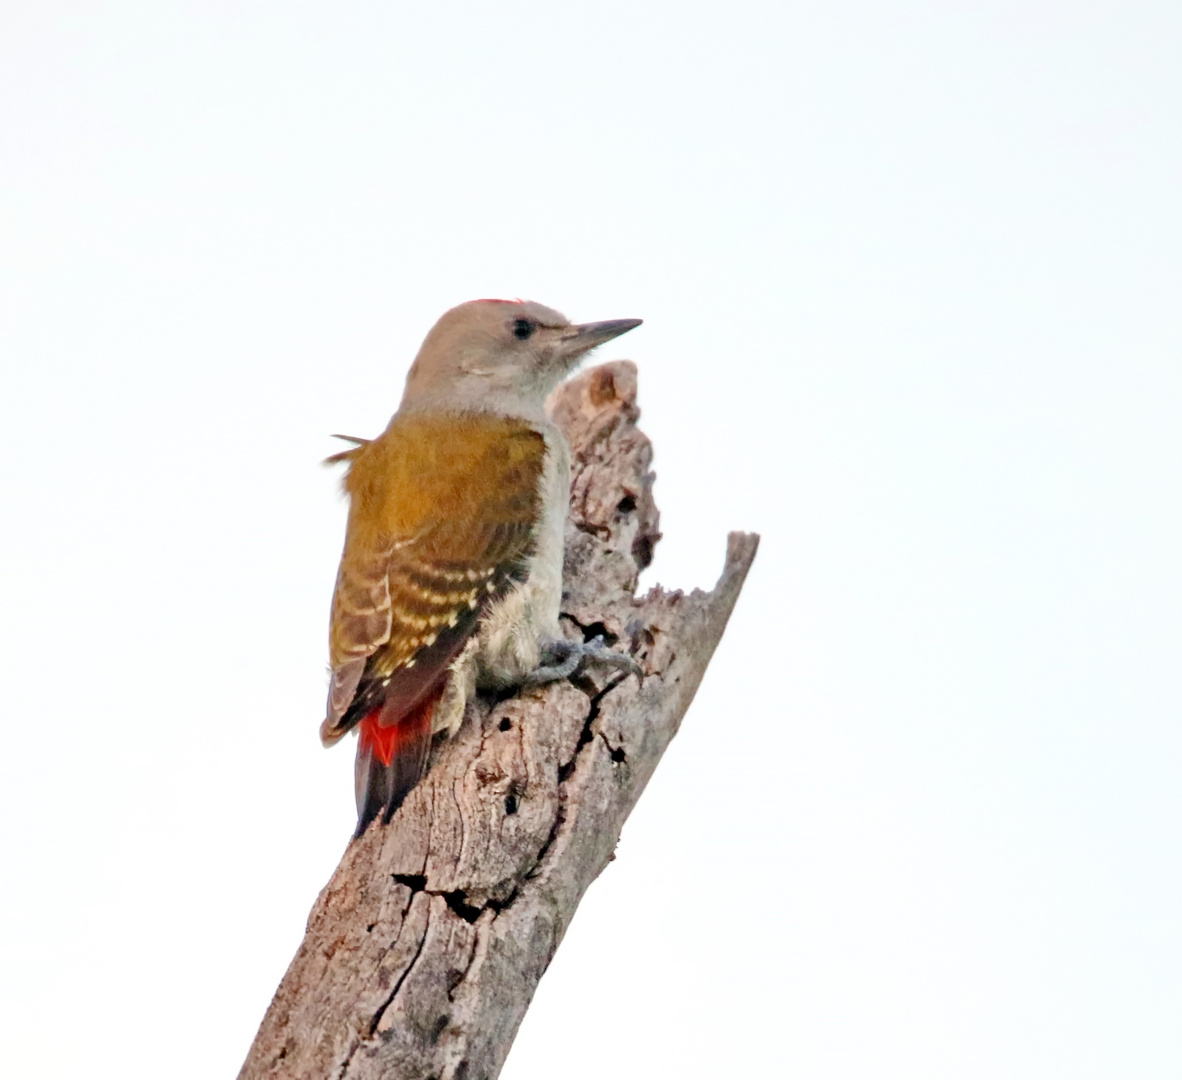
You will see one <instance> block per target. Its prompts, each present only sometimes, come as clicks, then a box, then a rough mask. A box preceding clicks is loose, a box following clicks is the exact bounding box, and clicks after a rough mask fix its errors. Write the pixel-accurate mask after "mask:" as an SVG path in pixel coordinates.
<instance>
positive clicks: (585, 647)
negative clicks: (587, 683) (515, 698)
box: [524, 637, 643, 686]
mask: <svg viewBox="0 0 1182 1080" xmlns="http://www.w3.org/2000/svg"><path fill="white" fill-rule="evenodd" d="M587 660H590V661H592V662H594V663H597V664H604V665H605V666H607V667H614V668H618V669H619V670H620V671H626V672H627V673H628V674H629V675H636V676H638V677H639V676H641V675H643V671H642V670H641V667H640V665H639V664H638V663H637V662H636V661H635V660H633V659H632V657H631V656H629V655H628V654H627V653H622V652H616V650H615V649H609V648H608V647H607V646H606V645H605V644H604V643H603V638H602V637H596V638H592V639H591V640H590V641H586V642H583V641H562V640H559V641H547V642H545V643H544V644H543V645H542V662H541V663H540V664H539V665H538V666H537V667H536V668H535V669H534V670H533V671H531V672H530V673H529V674H528V675H527V676H526V677H525V682H524V685H525V686H544V685H545V684H546V683H552V682H557V681H558V680H559V679H566V678H569V677H570V676H571V675H573V674H574V673H575V672H576V671H577V670H578V668H579V666H580V665H581V664H582V663H583V662H584V661H587Z"/></svg>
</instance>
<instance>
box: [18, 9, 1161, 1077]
mask: <svg viewBox="0 0 1182 1080" xmlns="http://www.w3.org/2000/svg"><path fill="white" fill-rule="evenodd" d="M966 7H967V5H954V4H950V3H944V4H923V3H890V4H858V3H838V4H813V5H807V6H802V5H789V6H785V5H780V4H772V3H764V4H757V3H751V2H745V0H737V2H733V3H729V4H726V5H708V4H702V3H697V4H694V3H690V4H687V3H684V2H682V3H676V4H674V3H666V4H661V5H657V4H651V5H647V6H642V5H635V4H626V3H612V2H602V0H600V2H598V3H596V4H595V5H590V4H588V5H582V6H579V7H575V6H566V7H564V6H561V5H556V4H554V3H540V2H539V3H527V2H522V0H503V2H500V3H497V4H479V5H477V4H436V5H426V4H419V5H413V6H412V5H408V4H379V3H342V4H307V3H302V4H296V3H289V2H284V3H272V4H261V3H251V4H245V5H243V4H229V3H201V4H185V5H182V4H161V3H158V2H156V3H146V2H145V3H140V4H134V3H128V2H118V3H110V4H105V5H102V6H101V10H99V6H98V5H94V6H84V5H81V4H78V5H75V4H65V3H36V4H34V3H31V2H25V3H18V2H15V0H10V2H8V3H6V4H5V5H4V7H3V9H2V14H0V192H2V196H3V201H2V208H0V274H2V278H0V356H2V358H3V376H2V382H0V456H2V460H3V462H4V465H3V470H2V474H0V506H2V507H3V512H2V516H0V589H2V596H3V601H2V615H0V664H2V665H3V670H2V671H0V678H2V685H3V687H4V694H5V699H6V705H5V710H4V713H5V730H6V735H5V737H4V740H3V749H2V750H0V866H2V867H3V871H2V878H0V886H2V887H0V957H2V958H3V959H2V961H0V1074H2V1075H4V1076H13V1077H16V1076H36V1077H38V1078H39V1080H40V1078H56V1077H62V1078H71V1080H72V1078H75V1077H80V1076H87V1077H93V1076H112V1077H120V1078H136V1077H152V1078H155V1077H158V1076H160V1075H162V1073H161V1068H162V1066H161V1062H162V1061H163V1062H165V1063H166V1064H167V1068H165V1069H164V1071H165V1072H166V1073H167V1075H168V1076H169V1077H173V1078H189V1077H192V1078H207V1077H218V1076H232V1075H234V1073H235V1072H236V1070H237V1068H238V1067H239V1065H240V1063H241V1060H242V1058H243V1056H244V1055H245V1053H246V1049H247V1047H248V1045H249V1043H250V1040H251V1038H252V1037H253V1035H254V1031H255V1028H256V1026H257V1024H258V1022H259V1020H260V1019H261V1017H262V1014H263V1012H264V1010H265V1008H266V1006H267V1003H268V1001H269V1000H270V996H271V994H272V992H273V991H274V989H275V986H276V984H277V983H278V981H279V978H280V977H281V975H282V974H283V971H284V969H285V967H286V965H287V963H288V961H289V959H290V957H291V955H292V954H293V952H294V950H295V948H296V946H297V944H298V942H299V940H300V937H301V934H302V930H303V923H304V919H305V917H306V915H307V912H308V910H309V908H310V906H311V904H312V902H313V900H314V898H315V895H316V892H317V890H318V889H319V888H320V887H321V886H322V885H323V883H324V882H325V881H326V880H327V878H328V876H329V874H330V873H331V871H332V869H333V868H334V866H335V865H336V862H337V859H338V857H339V855H340V853H341V850H342V848H343V846H344V844H345V842H346V840H347V838H348V836H349V831H350V828H351V826H352V822H353V807H352V793H351V790H352V789H351V768H352V763H351V758H352V748H351V746H345V747H341V748H338V749H336V750H335V751H334V752H326V751H324V750H322V749H321V747H320V745H319V742H318V739H317V736H316V728H317V724H318V722H319V720H320V718H321V715H322V713H321V709H322V705H323V697H324V687H325V661H326V644H325V631H326V621H327V609H328V599H329V594H330V590H331V586H332V581H333V576H334V573H335V569H336V560H337V557H338V554H339V550H340V543H341V537H342V534H343V525H344V503H343V502H342V501H341V500H340V498H339V497H338V495H337V492H336V485H337V475H336V474H334V473H332V472H330V471H329V470H326V469H322V468H321V467H320V466H319V464H318V462H319V461H320V459H321V458H322V457H324V456H325V455H326V454H328V453H331V452H333V451H334V450H335V449H338V448H339V444H334V443H333V442H332V441H331V440H330V439H329V438H328V434H329V433H330V432H333V431H344V432H348V433H351V434H358V435H370V434H374V433H376V432H377V431H379V430H380V429H381V428H382V427H383V426H384V424H385V422H386V420H387V418H388V416H389V414H390V413H391V412H392V411H393V409H394V407H395V406H396V404H397V401H398V398H399V395H400V393H401V384H402V379H403V375H404V372H405V369H406V366H407V365H408V363H409V361H410V359H411V357H412V356H413V353H414V350H415V349H416V347H417V345H418V342H419V341H420V340H421V338H422V336H423V334H424V333H425V332H426V330H427V329H428V327H429V326H430V324H431V323H432V322H433V321H434V319H435V318H436V317H437V316H438V315H439V314H440V313H441V312H442V311H443V310H444V309H445V308H447V307H449V306H451V305H452V304H455V303H457V302H459V301H462V300H465V299H469V298H472V297H476V296H525V297H531V298H534V299H537V300H539V301H542V302H543V303H546V304H550V305H553V306H557V307H558V308H560V309H561V310H563V311H565V312H566V313H567V314H568V315H570V316H571V317H572V318H575V319H577V320H589V319H601V318H619V317H631V316H640V317H643V318H644V319H645V320H646V321H645V325H644V326H643V328H641V329H640V330H638V331H636V332H634V333H632V334H630V335H629V336H628V337H627V338H624V339H622V340H621V341H620V342H617V343H615V344H613V345H612V346H609V347H608V349H606V350H605V351H604V353H603V357H604V358H612V357H617V356H628V357H631V358H633V359H635V360H636V361H637V363H638V364H639V366H640V373H641V382H640V387H641V404H642V407H643V410H644V417H643V421H642V423H643V426H644V428H645V430H646V431H647V432H648V433H649V434H650V435H651V436H652V437H653V439H654V441H655V444H656V452H657V461H656V465H657V470H658V482H657V487H656V494H657V499H658V502H659V504H660V507H661V510H662V525H663V527H664V531H665V539H664V540H663V541H662V543H661V545H660V546H659V548H658V553H657V560H656V564H655V566H654V568H653V571H651V572H650V573H649V574H648V575H646V580H648V581H649V582H650V583H651V582H655V581H661V582H664V583H667V584H671V585H677V586H682V587H687V588H688V587H692V586H694V585H710V584H711V583H712V582H713V581H714V579H715V577H716V576H717V573H718V571H719V569H720V567H721V562H722V554H723V548H724V537H725V533H726V532H727V530H728V529H731V528H750V529H757V530H759V531H761V532H762V533H763V546H762V548H761V551H760V554H759V558H758V560H757V562H756V566H755V569H754V571H753V573H752V575H751V577H750V579H749V581H748V585H747V591H746V593H745V594H744V596H743V597H742V599H741V601H740V603H739V605H738V608H737V610H736V612H735V615H734V618H733V620H732V623H731V627H730V629H729V630H728V632H727V636H726V638H725V639H724V641H723V644H722V646H721V648H720V649H719V652H718V654H717V656H716V658H715V663H714V665H713V667H712V668H711V670H710V672H709V674H708V675H707V678H706V680H705V682H704V684H703V686H702V689H701V691H700V693H699V695H698V698H697V701H696V702H695V704H694V706H693V708H692V709H691V711H690V713H689V715H688V717H687V719H686V722H685V725H684V727H683V728H682V732H681V734H680V735H679V736H678V738H677V740H676V741H675V742H674V744H673V746H672V747H671V749H670V751H669V753H668V754H667V756H666V758H665V760H664V762H663V763H662V765H661V767H660V769H659V770H658V772H657V775H656V777H655V779H654V780H653V782H652V784H651V785H650V787H649V789H648V791H647V792H646V793H645V795H644V797H643V799H642V800H641V802H640V805H639V807H638V809H637V810H636V812H635V813H634V815H633V817H632V819H631V820H630V821H629V823H628V826H627V827H626V829H625V832H624V836H623V840H622V842H621V844H620V848H619V851H618V858H617V860H616V861H615V862H614V863H612V864H611V866H609V867H608V869H607V870H606V871H605V873H604V874H603V876H602V877H601V879H600V880H599V881H598V882H596V883H595V884H594V885H593V886H592V887H591V889H590V891H589V892H588V894H587V897H586V899H585V901H584V903H583V905H582V908H581V909H580V911H579V914H578V917H577V918H576V920H575V922H574V924H573V926H572V928H571V930H570V931H569V933H568V935H567V938H566V941H565V943H564V944H563V946H562V948H561V949H560V951H559V953H558V955H557V958H556V960H555V962H554V964H553V966H552V968H551V970H550V972H549V973H548V974H547V976H546V978H545V979H544V980H543V983H542V985H541V988H540V990H539V993H538V996H537V999H536V1001H535V1003H534V1006H533V1008H532V1010H531V1011H530V1013H529V1015H528V1017H527V1018H526V1021H525V1023H524V1025H523V1027H522V1029H521V1033H520V1037H519V1039H518V1041H517V1043H516V1045H515V1047H514V1049H513V1051H512V1053H511V1054H510V1057H509V1060H508V1064H507V1066H506V1068H505V1070H504V1073H503V1076H504V1077H505V1078H506V1080H540V1078H550V1077H554V1076H562V1077H563V1078H564V1080H565V1078H570V1080H582V1078H591V1077H596V1078H599V1077H602V1076H604V1075H612V1076H618V1077H621V1078H632V1077H635V1078H641V1077H644V1078H648V1077H663V1076H684V1077H711V1078H713V1077H719V1076H784V1077H803V1078H809V1080H829V1078H858V1080H862V1078H865V1077H874V1078H875V1080H883V1078H894V1077H898V1078H907V1080H915V1078H926V1077H931V1078H941V1080H943V1078H948V1077H955V1078H957V1080H960V1078H989V1080H995V1078H997V1077H1003V1076H1004V1077H1007V1078H1039V1080H1042V1078H1046V1077H1071V1078H1091V1077H1095V1078H1105V1080H1110V1078H1112V1077H1118V1076H1119V1077H1121V1078H1126V1077H1129V1078H1132V1077H1136V1078H1150V1077H1152V1078H1158V1077H1162V1078H1164V1077H1170V1078H1175V1077H1177V1076H1178V1075H1179V1074H1180V1073H1182V1022H1180V1017H1182V914H1180V913H1182V841H1180V839H1179V826H1180V824H1182V676H1180V665H1179V649H1180V646H1182V570H1180V562H1182V559H1180V556H1182V507H1180V501H1179V494H1180V486H1182V422H1180V419H1179V417H1180V408H1182V369H1180V364H1179V344H1180V337H1182V334H1180V331H1179V297H1180V295H1182V254H1180V252H1182V226H1180V221H1182V217H1180V214H1179V205H1180V201H1182V200H1180V192H1182V183H1180V182H1182V75H1180V71H1182V65H1180V64H1179V57H1180V56H1182V15H1180V14H1179V10H1178V8H1177V6H1176V5H1174V4H1167V3H1161V4H1157V5H1153V4H1143V3H1142V4H1137V3H1132V4H1130V3H1121V4H1117V3H1108V4H1095V3H1093V4H1086V5H1084V4H1066V3H1063V4H1049V3H1034V4H1031V3H1029V2H1022V3H1018V2H1006V3H991V4H989V5H987V8H988V10H983V11H977V12H970V11H966V10H964V9H965V8H966Z"/></svg>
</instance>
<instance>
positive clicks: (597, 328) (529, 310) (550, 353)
mask: <svg viewBox="0 0 1182 1080" xmlns="http://www.w3.org/2000/svg"><path fill="white" fill-rule="evenodd" d="M640 322H641V320H640V319H611V320H608V321H607V322H593V323H571V322H570V320H569V319H567V318H566V317H565V316H564V315H561V314H559V313H558V312H557V311H554V310H553V309H552V308H548V307H543V306H542V305H541V304H536V303H534V302H533V301H530V300H470V301H469V302H468V303H466V304H460V305H459V306H458V307H454V308H452V309H451V310H450V311H447V312H445V313H444V314H443V316H442V317H441V318H440V319H439V321H438V322H437V323H436V324H435V325H434V326H433V327H432V328H431V331H430V333H428V334H427V337H426V338H425V339H424V341H423V344H422V347H421V348H420V349H419V353H418V356H416V357H415V361H414V363H413V364H412V365H411V369H410V372H409V373H408V374H407V377H406V391H405V393H404V394H403V397H402V407H403V408H404V409H406V408H412V409H418V408H440V407H442V408H477V409H493V410H496V411H498V412H508V413H519V414H524V415H540V414H541V412H542V409H543V406H544V403H545V401H546V398H547V396H549V394H550V391H551V390H553V389H554V387H556V386H557V385H558V384H559V383H560V382H561V381H562V380H563V379H564V378H566V376H567V375H569V374H570V372H572V371H573V370H574V369H575V367H577V366H578V363H579V361H580V360H581V359H582V358H583V357H584V356H585V355H586V354H587V353H588V352H590V351H591V350H592V349H594V348H595V347H596V346H597V345H602V344H603V343H604V342H605V341H610V340H611V339H612V338H614V337H619V335H620V334H623V333H626V332H627V331H629V330H631V329H633V327H636V326H639V325H640Z"/></svg>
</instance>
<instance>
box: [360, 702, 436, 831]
mask: <svg viewBox="0 0 1182 1080" xmlns="http://www.w3.org/2000/svg"><path fill="white" fill-rule="evenodd" d="M442 692H443V688H442V687H440V688H439V689H437V690H434V691H432V692H431V693H429V694H428V695H427V696H426V697H425V698H423V699H422V700H421V701H420V702H418V704H416V705H415V706H414V707H413V708H412V709H411V710H410V712H408V713H405V714H404V715H403V716H401V717H399V718H398V719H397V720H396V721H394V722H393V723H390V722H389V718H388V717H384V716H383V712H384V711H385V710H386V708H387V706H386V705H385V704H383V705H381V706H379V707H378V708H376V709H373V710H371V711H370V712H368V713H367V714H366V715H365V717H364V718H363V719H362V721H361V722H360V723H359V724H358V725H357V734H358V739H357V762H356V765H355V769H354V779H355V783H356V789H357V831H356V833H354V835H355V836H360V835H361V834H362V833H363V832H365V829H366V827H367V826H368V825H369V823H370V822H371V821H373V820H374V818H376V817H378V815H381V817H382V820H383V821H387V822H388V821H389V820H390V818H391V817H393V815H394V811H395V810H397V809H398V807H399V806H401V805H402V800H403V799H405V798H406V796H407V794H408V793H409V792H410V790H411V788H413V787H414V786H415V784H417V783H418V782H419V781H420V780H421V779H422V777H423V773H425V772H426V771H427V755H428V753H429V752H430V749H431V720H432V718H433V717H434V715H435V706H436V705H437V704H438V703H439V698H440V695H441V694H442ZM383 720H385V721H386V722H385V723H383Z"/></svg>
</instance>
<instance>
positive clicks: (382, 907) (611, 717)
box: [239, 361, 758, 1080]
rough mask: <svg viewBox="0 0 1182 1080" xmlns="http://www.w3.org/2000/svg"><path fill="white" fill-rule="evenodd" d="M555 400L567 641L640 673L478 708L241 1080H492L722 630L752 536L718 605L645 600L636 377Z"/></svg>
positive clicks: (441, 754) (348, 857)
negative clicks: (565, 448)
mask: <svg viewBox="0 0 1182 1080" xmlns="http://www.w3.org/2000/svg"><path fill="white" fill-rule="evenodd" d="M552 404H553V410H552V411H553V415H554V417H555V419H556V421H557V422H558V423H559V425H560V426H561V427H562V428H563V429H564V431H566V433H567V436H568V438H569V439H570V441H571V446H572V450H573V460H574V477H573V486H572V494H571V522H570V525H569V527H568V532H567V551H566V568H565V580H566V590H565V594H564V600H563V612H564V623H565V628H566V630H567V632H568V633H570V634H571V635H572V636H573V635H575V634H578V635H583V636H586V637H588V638H589V637H591V636H594V635H595V634H605V635H606V639H607V641H608V642H609V643H610V644H615V645H616V647H617V648H627V649H628V650H629V651H630V652H631V653H632V654H633V656H635V657H636V659H637V660H638V661H639V663H640V664H641V666H642V668H643V669H644V673H645V674H644V678H643V680H641V679H638V678H637V677H636V676H633V675H628V676H622V675H621V674H620V673H619V672H615V671H612V670H610V669H606V668H592V669H591V670H590V671H589V672H587V673H585V674H583V675H581V676H577V677H576V678H575V679H573V680H572V681H569V682H562V683H558V684H555V685H552V686H549V687H546V688H545V689H534V690H529V691H526V692H523V693H521V694H519V695H517V696H515V697H511V698H508V699H507V700H502V701H500V702H495V703H494V702H491V701H488V700H484V699H479V700H477V701H474V702H472V703H471V704H470V705H469V709H468V713H467V715H466V717H465V720H464V726H463V728H462V729H461V730H460V732H459V734H458V735H457V737H456V738H455V739H453V740H451V741H450V742H445V743H442V744H441V745H439V746H437V747H436V748H435V750H434V752H433V760H432V763H431V768H430V771H429V772H428V775H427V777H426V779H425V780H424V781H423V782H422V783H421V784H420V785H419V786H418V787H417V788H416V789H415V790H414V791H412V792H411V794H410V796H409V797H408V798H407V800H406V802H405V803H404V804H403V806H402V808H401V809H400V810H399V812H398V813H397V814H396V815H395V817H394V820H393V821H392V822H391V823H390V824H389V825H388V826H386V827H381V826H373V827H371V828H370V829H369V831H368V832H367V833H366V834H365V835H364V836H362V837H361V838H360V839H359V840H358V841H356V842H355V843H353V844H351V845H350V846H349V848H348V850H347V851H346V852H345V855H344V858H343V859H342V860H341V864H340V866H339V867H338V868H337V871H336V873H335V874H334V875H333V877H332V880H331V881H330V882H329V883H328V885H327V886H326V887H325V888H324V891H323V892H322V893H321V894H320V897H319V899H318V900H317V901H316V905H315V906H314V907H313V909H312V913H311V915H310V916H309V919H308V929H307V934H306V936H305V938H304V942H303V944H302V945H301V946H300V949H299V952H298V953H297V954H296V957H295V959H294V960H293V961H292V964H291V967H290V968H289V969H288V972H287V974H286V976H285V977H284V979H283V982H282V983H281V984H280V986H279V989H278V991H277V992H276V994H275V998H274V1000H273V1001H272V1003H271V1007H270V1009H269V1010H268V1011H267V1015H266V1017H265V1018H264V1019H263V1022H262V1026H261V1027H260V1028H259V1032H258V1035H257V1036H256V1038H255V1041H254V1045H253V1046H252V1047H251V1050H250V1054H249V1055H248V1057H247V1060H246V1064H245V1065H244V1066H243V1067H242V1071H241V1073H240V1074H239V1078H240V1080H259V1078H262V1077H283V1078H292V1080H324V1078H329V1077H331V1078H334V1080H345V1078H349V1080H362V1078H364V1080H379V1078H384V1080H392V1078H397V1080H429V1078H434V1080H448V1078H450V1080H480V1078H492V1077H495V1076H496V1075H497V1074H498V1073H499V1072H500V1070H501V1066H502V1064H503V1063H504V1060H505V1055H506V1054H507V1053H508V1051H509V1046H510V1044H511V1043H512V1041H513V1036H514V1035H515V1034H516V1032H517V1027H518V1025H519V1024H520V1023H521V1018H522V1016H524V1014H525V1010H526V1008H527V1006H528V1005H529V1002H530V999H531V998H532V997H533V993H534V990H535V988H536V987H537V984H538V980H539V979H540V978H541V977H542V973H543V972H544V971H545V970H546V967H547V965H548V964H549V963H550V959H551V957H553V955H554V951H555V949H557V948H558V943H559V942H560V941H561V940H562V935H563V933H564V932H565V930H566V927H567V925H568V924H569V922H570V919H571V917H572V916H573V915H574V912H575V908H576V907H577V906H578V903H579V900H580V899H581V898H582V895H583V892H584V890H585V889H586V888H587V886H588V885H589V884H590V883H591V882H592V881H593V880H594V879H595V878H596V876H598V874H599V872H600V871H601V870H602V869H603V868H604V866H606V865H607V863H608V862H609V861H610V860H611V858H612V853H613V851H614V849H615V846H616V842H617V841H618V839H619V836H620V829H621V827H622V826H623V824H624V819H625V818H626V817H627V816H628V813H629V812H630V811H631V809H632V807H633V806H634V805H635V803H636V800H637V799H638V798H639V797H640V793H641V792H642V791H643V790H644V786H645V784H646V783H648V779H649V777H650V776H651V775H652V773H653V769H655V768H656V765H657V762H658V761H659V760H660V757H661V755H662V754H663V753H664V751H665V748H666V746H668V744H669V740H670V739H672V738H673V736H674V735H675V734H676V732H677V729H678V726H679V725H680V723H681V718H682V716H683V715H684V714H685V710H686V708H687V707H688V706H689V703H690V700H691V699H692V698H693V696H694V691H695V690H696V689H697V686H698V683H699V681H700V680H701V678H702V674H703V672H704V671H705V670H706V665H707V663H708V662H709V660H710V656H711V654H712V653H713V652H714V648H715V646H716V645H717V644H718V640H719V638H720V637H721V636H722V632H723V628H724V627H725V626H726V621H727V618H728V616H729V615H730V612H731V608H732V607H733V606H734V603H735V600H736V598H737V597H738V594H739V590H740V588H741V587H742V584H743V579H744V577H745V576H746V573H747V569H748V567H749V566H750V565H751V560H752V559H753V558H754V557H755V549H756V545H757V543H758V537H756V536H753V535H746V534H741V533H732V534H731V536H730V538H729V542H728V545H727V558H726V565H725V567H724V568H723V572H722V577H721V578H720V579H719V582H718V584H717V586H716V587H715V589H714V591H713V592H710V593H703V592H700V591H697V590H695V591H694V592H692V593H691V594H690V595H688V596H685V595H683V594H682V593H680V592H671V593H667V592H664V591H662V590H660V589H656V590H653V591H651V592H649V593H648V595H646V596H645V597H643V598H641V599H636V598H635V597H634V595H633V594H634V590H635V588H636V582H637V577H638V575H639V573H640V570H641V569H643V568H644V566H646V565H647V564H648V562H649V560H650V559H651V557H652V549H653V545H654V544H655V542H656V541H657V539H658V538H659V536H660V533H659V532H658V530H657V522H658V515H657V509H656V506H655V504H654V503H653V500H652V479H653V477H652V473H651V472H650V471H649V464H650V462H651V459H652V448H651V445H650V444H649V441H648V439H647V438H646V437H645V436H644V435H643V434H642V433H641V432H640V431H639V430H638V429H637V428H636V426H635V422H636V419H637V417H638V415H639V412H638V410H637V408H636V369H635V367H634V366H633V365H632V364H630V363H627V362H624V361H621V362H617V363H614V364H607V365H604V366H602V367H598V368H594V369H592V370H590V371H588V372H587V373H586V374H584V375H583V376H581V377H580V378H578V379H576V380H574V381H572V382H571V383H569V384H567V385H566V386H565V387H563V388H561V390H560V391H559V392H558V394H557V395H556V398H555V401H554V402H553V403H552Z"/></svg>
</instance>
